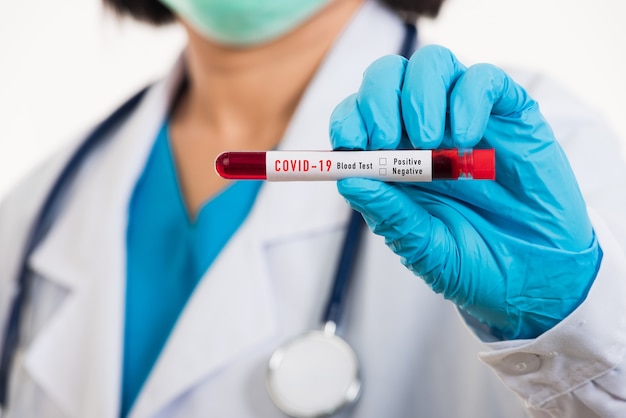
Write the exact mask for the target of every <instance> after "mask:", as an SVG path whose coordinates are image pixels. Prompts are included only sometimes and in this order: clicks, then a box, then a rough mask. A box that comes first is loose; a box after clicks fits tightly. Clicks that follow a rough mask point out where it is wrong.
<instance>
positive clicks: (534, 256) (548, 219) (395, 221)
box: [330, 46, 602, 339]
mask: <svg viewBox="0 0 626 418" xmlns="http://www.w3.org/2000/svg"><path fill="white" fill-rule="evenodd" d="M330 136H331V141H332V145H333V148H335V149H359V150H369V149H395V148H411V147H414V148H425V149H434V148H453V147H480V148H495V150H496V178H497V179H496V181H437V182H433V183H414V184H402V183H395V184H388V183H384V182H380V181H375V180H366V179H360V178H353V179H345V180H341V181H340V182H339V183H338V188H339V192H340V193H341V194H342V195H343V196H344V197H345V198H346V199H347V200H348V202H349V203H350V205H351V206H352V207H353V208H355V209H356V210H358V211H360V212H361V213H362V214H363V217H364V218H365V220H366V222H367V223H368V225H369V226H370V228H371V229H372V230H373V231H374V232H375V233H377V234H379V235H382V236H384V237H385V240H386V243H387V245H388V246H389V248H391V249H392V250H393V251H394V252H395V253H397V254H398V255H399V256H400V257H401V259H402V262H403V263H404V264H405V265H406V266H407V267H408V268H409V269H410V270H412V271H413V272H414V273H415V274H417V275H419V276H421V277H422V278H423V279H424V280H425V281H426V282H427V283H428V284H429V285H430V286H431V287H432V289H433V290H434V291H435V292H438V293H442V294H443V296H444V297H445V298H447V299H450V300H452V301H453V302H454V303H455V304H456V305H457V306H458V307H459V308H460V309H462V310H463V311H465V312H466V313H468V314H470V315H471V316H473V317H474V318H476V319H477V320H479V321H481V322H482V323H484V324H487V325H488V326H489V327H490V329H491V331H492V333H493V334H494V335H495V336H497V337H499V338H505V339H513V338H533V337H536V336H538V335H540V334H541V333H543V332H544V331H546V330H547V329H549V328H551V327H553V326H554V325H555V324H557V323H558V322H559V321H561V320H562V319H563V318H564V317H565V316H567V315H568V314H569V313H571V312H572V311H573V310H574V309H575V308H576V307H577V306H578V305H579V304H580V303H581V302H582V301H583V300H584V298H585V297H586V295H587V292H588V290H589V287H590V286H591V283H592V282H593V279H594V278H595V275H596V273H597V269H598V268H599V264H600V260H601V258H602V251H601V249H600V247H599V245H598V243H597V241H596V239H595V235H594V232H593V229H592V226H591V223H590V220H589V217H588V215H587V212H586V208H585V203H584V201H583V198H582V196H581V193H580V191H579V188H578V185H577V182H576V179H575V177H574V174H573V172H572V170H571V168H570V166H569V163H568V161H567V158H566V156H565V154H564V152H563V150H562V149H561V147H560V145H559V144H558V142H557V141H556V139H555V138H554V135H553V132H552V130H551V128H550V126H549V125H548V123H547V122H546V121H545V120H544V118H543V117H542V115H541V113H540V111H539V106H538V104H537V103H536V102H535V101H534V100H533V99H532V98H530V97H529V96H528V94H527V93H526V91H525V90H524V89H523V88H522V87H520V86H519V85H517V84H516V83H515V82H514V81H513V80H512V79H511V78H510V77H509V76H508V75H507V74H505V73H504V72H503V71H502V70H500V69H499V68H497V67H494V66H492V65H488V64H479V65H475V66H472V67H470V68H465V67H464V66H463V65H462V64H461V63H459V62H458V61H457V59H456V58H455V57H454V55H453V54H452V53H451V52H450V51H448V50H447V49H445V48H442V47H438V46H428V47H423V48H421V49H419V50H418V51H417V52H416V53H415V54H414V55H413V57H411V59H410V60H408V61H407V60H406V59H405V58H402V57H399V56H387V57H383V58H381V59H379V60H378V61H376V62H374V63H373V64H372V65H371V66H370V67H369V68H368V69H367V70H366V72H365V74H364V78H363V82H362V85H361V88H360V90H359V92H358V93H357V94H355V95H353V96H350V97H348V98H346V99H345V100H344V101H343V102H342V103H341V104H340V105H339V106H338V107H337V108H336V109H335V111H334V112H333V115H332V117H331V124H330Z"/></svg>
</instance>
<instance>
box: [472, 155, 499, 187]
mask: <svg viewBox="0 0 626 418" xmlns="http://www.w3.org/2000/svg"><path fill="white" fill-rule="evenodd" d="M472 178H474V179H476V180H495V179H496V151H495V149H475V150H474V173H473V175H472Z"/></svg>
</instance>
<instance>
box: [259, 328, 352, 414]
mask: <svg viewBox="0 0 626 418" xmlns="http://www.w3.org/2000/svg"><path fill="white" fill-rule="evenodd" d="M334 331H335V330H334V324H330V326H329V324H327V325H326V327H325V328H324V329H323V330H313V331H309V332H307V333H306V334H303V335H301V336H299V337H296V338H293V339H291V340H289V341H287V342H286V343H285V344H283V345H282V346H280V347H279V348H278V349H277V350H276V351H275V352H274V354H273V355H272V357H271V358H270V361H269V363H268V369H267V388H268V392H269V394H270V396H271V398H272V400H273V401H274V403H275V404H276V405H277V406H278V407H279V408H280V409H281V410H282V411H283V412H284V413H286V414H287V415H289V416H291V417H294V418H309V417H325V416H329V415H331V414H334V413H335V412H337V411H339V410H340V409H342V408H343V407H345V406H347V405H350V404H352V403H354V402H355V401H356V400H357V399H358V397H359V394H360V393H361V378H360V372H359V363H358V360H357V357H356V354H355V353H354V351H353V350H352V348H351V347H350V346H349V345H348V343H347V342H346V341H344V340H343V339H342V338H340V337H338V336H337V335H335V332H334Z"/></svg>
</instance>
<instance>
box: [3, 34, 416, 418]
mask: <svg viewBox="0 0 626 418" xmlns="http://www.w3.org/2000/svg"><path fill="white" fill-rule="evenodd" d="M416 35H417V29H416V27H415V25H414V24H413V23H406V24H405V34H404V39H403V42H402V46H401V48H400V54H401V55H403V56H405V57H408V56H409V54H410V53H411V52H412V51H413V50H414V47H415V42H416V38H417V36H416ZM146 91H147V88H146V89H144V90H142V91H140V92H139V93H137V94H136V95H135V96H133V97H132V98H131V99H130V100H128V101H127V102H126V103H124V104H123V105H122V106H120V107H119V108H118V109H117V110H116V111H115V112H113V114H112V115H111V116H109V117H108V118H107V119H106V120H105V121H103V122H102V123H101V124H100V125H98V126H97V127H96V128H95V129H94V130H93V131H92V133H91V134H90V135H89V136H88V137H87V138H86V139H85V141H83V143H82V144H81V145H80V146H79V147H78V149H77V150H76V151H75V152H74V154H73V155H72V157H71V158H70V159H69V160H68V162H67V163H66V165H65V167H64V168H63V170H62V171H61V173H60V174H59V176H58V177H57V179H56V181H55V182H54V184H53V186H52V187H51V188H50V191H49V192H48V195H47V196H46V199H45V200H44V202H43V205H42V206H41V209H40V211H39V214H38V216H37V217H36V218H35V221H34V222H33V227H32V229H31V231H30V234H29V237H28V240H27V241H26V246H25V249H24V251H23V253H22V258H21V262H20V269H19V275H18V280H17V283H16V285H17V286H16V291H15V296H14V298H13V302H12V304H11V308H10V311H9V319H8V321H7V323H6V327H5V334H4V340H3V346H2V355H1V356H0V416H2V415H3V413H4V412H5V411H6V407H7V397H8V385H9V375H10V368H11V362H12V359H13V357H14V355H15V352H16V350H17V346H18V342H19V325H20V319H21V314H22V310H23V306H24V304H25V301H26V296H27V294H28V287H29V286H28V285H29V280H28V278H29V269H28V260H29V259H30V257H31V255H32V254H33V252H34V250H35V248H36V247H37V245H38V244H39V243H40V242H41V241H42V240H43V239H44V237H45V236H46V233H47V232H48V230H49V229H50V227H51V225H52V224H53V222H54V218H55V214H56V212H57V210H58V209H59V207H60V205H61V203H62V200H63V196H64V192H65V191H66V190H67V189H68V188H69V185H70V184H71V182H72V180H73V178H74V177H75V176H76V173H77V172H78V171H79V168H80V166H81V164H82V162H83V161H84V160H85V158H86V157H87V155H89V153H90V152H91V151H92V150H94V149H95V148H97V147H98V146H99V145H100V144H101V143H102V142H103V140H104V138H106V137H107V133H109V132H110V131H111V130H112V129H113V128H114V127H116V126H117V125H118V124H119V123H120V122H122V121H123V120H124V119H125V118H126V117H127V116H128V115H129V114H130V113H131V112H132V111H133V109H135V108H136V107H137V105H138V104H139V102H140V101H141V99H142V98H143V96H144V94H145V92H146ZM363 226H364V222H363V218H362V217H361V215H360V214H359V213H357V212H355V211H353V212H352V215H351V217H350V221H349V225H348V231H347V233H346V235H345V238H344V242H343V245H342V249H341V255H340V258H339V263H338V265H337V269H336V272H335V277H334V281H333V285H332V287H331V293H330V295H329V298H328V302H327V305H326V309H325V310H324V316H323V318H322V325H323V326H322V328H321V329H320V330H313V331H310V332H307V333H305V334H303V335H300V336H298V337H296V338H293V339H290V340H288V341H287V342H286V343H284V344H283V345H281V346H280V347H279V348H278V349H277V350H276V351H275V352H274V353H273V354H272V356H271V357H270V360H269V363H268V367H267V376H266V377H267V378H266V386H267V390H268V392H269V394H270V397H271V398H272V400H273V401H274V403H275V404H276V406H277V407H278V408H279V409H281V410H282V411H283V412H284V413H285V414H287V415H289V416H291V417H294V418H308V417H324V416H329V415H332V414H334V413H336V412H338V411H340V410H342V409H343V408H345V407H347V406H349V405H351V404H354V403H355V402H356V401H357V400H358V398H359V396H360V394H361V388H362V386H361V379H360V369H359V363H358V359H357V356H356V354H355V352H354V350H353V349H352V348H351V347H350V345H349V344H348V343H347V342H346V341H345V340H344V339H343V338H341V337H339V336H338V335H337V327H338V325H339V323H340V319H341V313H342V312H343V310H344V306H345V303H344V301H345V296H346V294H347V293H348V288H349V284H350V278H351V273H352V270H353V266H354V260H355V258H356V254H357V250H358V246H359V243H360V241H361V240H360V236H361V233H362V231H363V229H364V228H363Z"/></svg>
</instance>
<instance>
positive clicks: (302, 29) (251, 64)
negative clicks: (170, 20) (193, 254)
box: [170, 0, 363, 216]
mask: <svg viewBox="0 0 626 418" xmlns="http://www.w3.org/2000/svg"><path fill="white" fill-rule="evenodd" d="M362 1H363V0H332V1H330V2H329V4H328V5H327V6H326V7H325V8H324V9H322V10H321V11H320V12H318V13H317V14H316V15H315V16H313V17H312V18H311V19H309V20H308V21H307V22H305V23H304V24H302V25H300V26H299V27H298V28H297V29H295V30H293V31H292V32H290V33H289V34H287V35H285V36H283V37H281V38H280V39H277V40H275V41H272V42H269V43H266V44H262V45H258V46H254V47H246V48H234V47H225V46H222V45H218V44H216V43H213V42H211V41H210V40H207V39H206V38H204V37H202V36H200V35H199V34H198V33H197V32H195V31H194V30H193V29H192V28H191V27H189V26H186V25H185V28H186V30H187V34H188V47H187V49H186V51H185V59H186V65H187V75H188V80H189V87H188V88H187V90H186V92H185V93H184V94H183V96H182V97H181V99H180V100H179V102H178V104H177V106H176V108H175V109H174V112H173V115H172V120H171V125H170V126H171V129H170V133H171V140H172V149H173V152H174V157H175V160H176V165H177V170H178V175H179V181H180V183H181V188H182V191H183V195H184V196H185V200H186V203H187V206H188V211H189V212H190V214H191V215H192V216H193V215H194V214H195V213H197V211H198V209H199V208H200V207H201V206H202V204H203V202H205V201H206V200H207V199H208V198H209V197H210V196H212V195H213V194H214V193H215V192H217V191H218V190H219V189H221V188H222V187H223V186H224V185H225V184H226V181H225V180H222V179H220V178H219V177H217V176H216V175H215V174H214V173H213V169H212V166H213V162H214V161H215V158H216V156H217V155H218V154H219V153H220V152H222V151H225V150H244V149H247V150H268V149H271V148H273V147H275V146H276V145H277V144H278V142H280V139H281V138H282V135H283V133H284V131H285V129H286V127H287V125H288V123H289V120H290V119H291V116H292V115H293V113H294V111H295V109H296V106H297V104H298V101H299V100H300V98H301V96H302V94H303V92H304V90H305V88H306V86H307V85H308V84H309V82H310V80H311V78H312V77H313V75H314V74H315V72H316V70H317V68H318V67H319V65H320V63H321V62H322V60H323V58H324V56H325V55H326V54H327V53H328V50H329V49H330V48H331V46H332V45H333V43H334V41H335V40H336V39H337V37H338V36H339V33H340V32H341V30H342V29H343V27H344V26H345V25H346V24H347V22H348V20H349V19H350V18H351V17H352V15H353V14H354V13H355V11H356V10H357V9H358V7H359V6H360V5H361V3H362Z"/></svg>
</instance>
